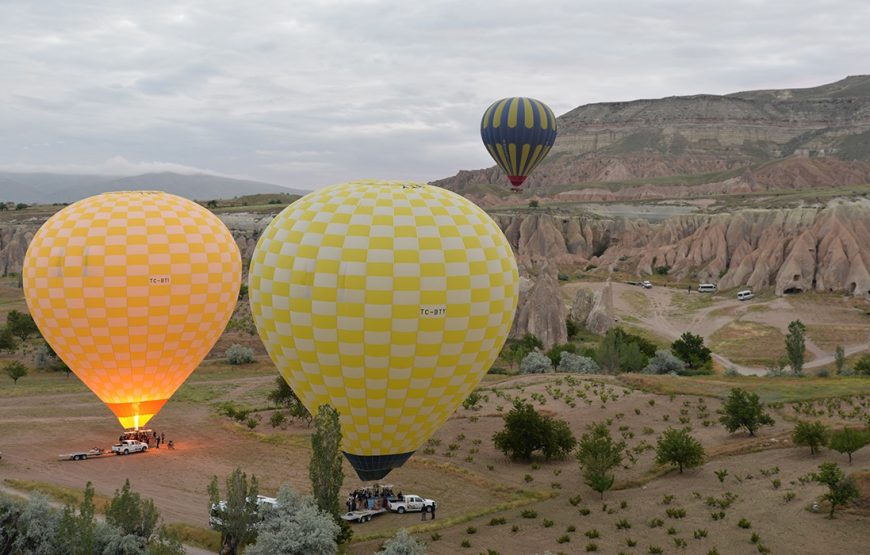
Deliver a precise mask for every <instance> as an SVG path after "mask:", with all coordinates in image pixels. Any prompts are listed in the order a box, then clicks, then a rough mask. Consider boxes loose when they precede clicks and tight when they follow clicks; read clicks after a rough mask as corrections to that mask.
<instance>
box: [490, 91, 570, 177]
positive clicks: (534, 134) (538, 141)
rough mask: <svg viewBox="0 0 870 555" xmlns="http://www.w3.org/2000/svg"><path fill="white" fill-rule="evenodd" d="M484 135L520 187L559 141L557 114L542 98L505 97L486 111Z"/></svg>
mask: <svg viewBox="0 0 870 555" xmlns="http://www.w3.org/2000/svg"><path fill="white" fill-rule="evenodd" d="M480 137H481V138H482V139H483V144H484V145H486V149H487V150H488V151H489V155H490V156H492V158H493V160H495V163H496V164H498V166H499V167H500V168H501V169H502V170H503V171H504V172H505V173H506V174H507V175H508V179H509V180H510V182H511V186H512V187H514V188H519V187H520V186H521V185H522V184H523V181H525V179H526V177H528V175H529V174H530V173H531V172H532V170H534V169H535V166H537V165H538V164H540V163H541V161H542V160H543V159H544V158H545V157H546V156H547V153H549V152H550V148H552V146H553V143H555V142H556V116H554V115H553V111H552V110H550V108H549V107H548V106H547V105H546V104H544V103H543V102H541V101H540V100H535V99H534V98H522V97H514V98H503V99H501V100H498V101H496V102H493V103H492V105H490V107H489V108H487V110H486V112H484V114H483V119H482V120H481V122H480Z"/></svg>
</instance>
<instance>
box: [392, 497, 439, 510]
mask: <svg viewBox="0 0 870 555" xmlns="http://www.w3.org/2000/svg"><path fill="white" fill-rule="evenodd" d="M433 507H438V504H437V503H435V501H433V500H432V499H424V498H422V497H420V496H419V495H404V496H402V500H401V501H399V500H396V501H392V500H391V501H390V510H391V511H394V512H397V513H399V514H404V513H406V512H411V511H430V512H431V510H432V508H433Z"/></svg>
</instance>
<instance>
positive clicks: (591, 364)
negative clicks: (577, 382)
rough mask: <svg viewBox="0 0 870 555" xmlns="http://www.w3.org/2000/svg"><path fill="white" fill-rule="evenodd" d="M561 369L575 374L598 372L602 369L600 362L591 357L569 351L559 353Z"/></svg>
mask: <svg viewBox="0 0 870 555" xmlns="http://www.w3.org/2000/svg"><path fill="white" fill-rule="evenodd" d="M559 357H560V358H559V371H560V372H571V373H573V374H597V373H598V372H599V371H600V370H601V369H600V368H599V367H598V363H597V362H595V361H594V360H593V359H591V358H589V357H584V356H581V355H577V354H574V353H570V352H568V351H562V352H561V353H560V355H559Z"/></svg>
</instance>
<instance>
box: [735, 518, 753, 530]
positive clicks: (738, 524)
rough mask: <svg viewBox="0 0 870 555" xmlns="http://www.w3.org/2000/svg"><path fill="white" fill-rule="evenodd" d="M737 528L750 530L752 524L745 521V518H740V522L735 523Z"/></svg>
mask: <svg viewBox="0 0 870 555" xmlns="http://www.w3.org/2000/svg"><path fill="white" fill-rule="evenodd" d="M737 526H739V527H741V528H744V529H745V528H752V523H751V522H749V521H748V520H746V519H745V518H741V519H740V522H738V523H737Z"/></svg>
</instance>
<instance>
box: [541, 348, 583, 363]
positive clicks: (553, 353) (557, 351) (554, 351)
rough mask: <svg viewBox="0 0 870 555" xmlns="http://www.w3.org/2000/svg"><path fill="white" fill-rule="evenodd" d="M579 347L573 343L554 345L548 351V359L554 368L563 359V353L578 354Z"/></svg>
mask: <svg viewBox="0 0 870 555" xmlns="http://www.w3.org/2000/svg"><path fill="white" fill-rule="evenodd" d="M576 352H577V346H576V345H574V344H573V343H563V344H561V345H553V348H551V349H550V350H549V351H547V358H549V359H550V362H551V363H552V364H553V366H557V365H558V364H559V361H560V360H561V359H562V353H576Z"/></svg>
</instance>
